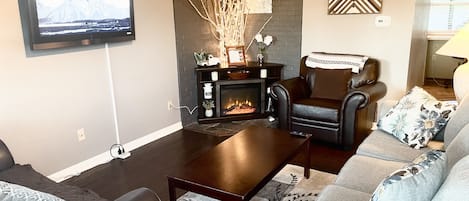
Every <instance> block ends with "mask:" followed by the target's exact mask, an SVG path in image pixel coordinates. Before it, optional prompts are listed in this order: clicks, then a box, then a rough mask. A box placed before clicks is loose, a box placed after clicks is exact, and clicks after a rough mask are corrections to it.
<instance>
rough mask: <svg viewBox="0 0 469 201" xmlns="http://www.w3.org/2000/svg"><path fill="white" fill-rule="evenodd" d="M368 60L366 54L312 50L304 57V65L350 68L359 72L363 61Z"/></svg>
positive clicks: (363, 64) (363, 63)
mask: <svg viewBox="0 0 469 201" xmlns="http://www.w3.org/2000/svg"><path fill="white" fill-rule="evenodd" d="M367 60H368V57H366V56H356V55H343V54H328V53H317V52H313V53H311V54H309V55H308V58H307V59H306V62H305V64H306V66H308V67H311V68H325V69H349V68H351V69H352V72H354V73H359V72H360V71H361V70H362V69H363V66H365V62H366V61H367Z"/></svg>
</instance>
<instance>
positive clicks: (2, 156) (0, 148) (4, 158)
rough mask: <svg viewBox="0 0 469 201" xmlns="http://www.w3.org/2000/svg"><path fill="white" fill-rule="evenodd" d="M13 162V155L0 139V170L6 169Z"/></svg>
mask: <svg viewBox="0 0 469 201" xmlns="http://www.w3.org/2000/svg"><path fill="white" fill-rule="evenodd" d="M14 164H15V161H14V160H13V156H12V155H11V153H10V150H8V147H7V146H6V145H5V143H3V141H2V140H0V171H3V170H5V169H8V168H10V167H12V166H13V165H14Z"/></svg>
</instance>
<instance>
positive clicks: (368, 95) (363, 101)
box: [340, 82, 386, 147]
mask: <svg viewBox="0 0 469 201" xmlns="http://www.w3.org/2000/svg"><path fill="white" fill-rule="evenodd" d="M384 95H386V85H385V84H384V83H382V82H377V83H376V84H371V85H364V86H361V87H358V88H355V89H353V90H351V91H350V92H349V93H348V94H347V96H346V97H345V100H344V102H343V103H342V112H341V114H342V116H341V117H340V118H341V120H340V121H341V124H340V125H341V129H342V131H343V132H348V133H350V134H349V135H344V136H343V138H342V142H343V144H344V147H351V146H352V145H353V142H354V139H355V132H354V131H355V130H356V129H357V127H358V129H361V128H362V127H363V128H366V127H368V124H369V125H370V127H371V122H372V121H373V120H372V118H374V115H373V116H372V117H370V116H368V117H366V119H361V120H360V121H361V122H360V123H359V122H358V121H359V120H358V118H361V117H358V118H357V116H356V115H357V111H358V110H360V109H363V108H366V107H368V106H369V105H370V104H373V103H376V101H378V100H379V99H381V98H382V97H384ZM372 107H374V106H372Z"/></svg>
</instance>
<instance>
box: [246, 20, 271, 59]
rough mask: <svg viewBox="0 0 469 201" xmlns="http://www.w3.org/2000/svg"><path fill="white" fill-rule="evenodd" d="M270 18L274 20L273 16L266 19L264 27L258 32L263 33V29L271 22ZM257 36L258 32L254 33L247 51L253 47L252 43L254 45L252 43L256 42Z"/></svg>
mask: <svg viewBox="0 0 469 201" xmlns="http://www.w3.org/2000/svg"><path fill="white" fill-rule="evenodd" d="M270 20H272V16H270V17H269V19H267V20H266V21H265V23H264V25H262V27H261V28H260V29H259V31H258V32H257V33H261V32H262V30H264V28H265V26H266V25H267V24H268V23H269V22H270ZM255 37H256V34H254V36H253V37H252V39H251V42H249V45H248V46H247V48H246V51H248V50H249V48H251V45H252V43H253V42H254V39H255Z"/></svg>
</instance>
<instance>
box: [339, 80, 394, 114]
mask: <svg viewBox="0 0 469 201" xmlns="http://www.w3.org/2000/svg"><path fill="white" fill-rule="evenodd" d="M386 92H387V88H386V85H385V84H384V83H383V82H376V84H371V85H364V86H361V87H358V88H355V89H353V90H351V91H350V92H349V93H348V94H347V96H346V97H345V101H344V104H347V105H348V104H349V102H351V101H353V100H357V99H356V98H354V97H356V96H357V95H359V96H362V98H360V99H361V101H360V104H359V105H358V109H362V108H364V107H366V106H367V105H368V104H370V103H373V102H376V101H378V100H379V99H381V98H383V97H384V96H385V95H386ZM344 106H345V105H344Z"/></svg>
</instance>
